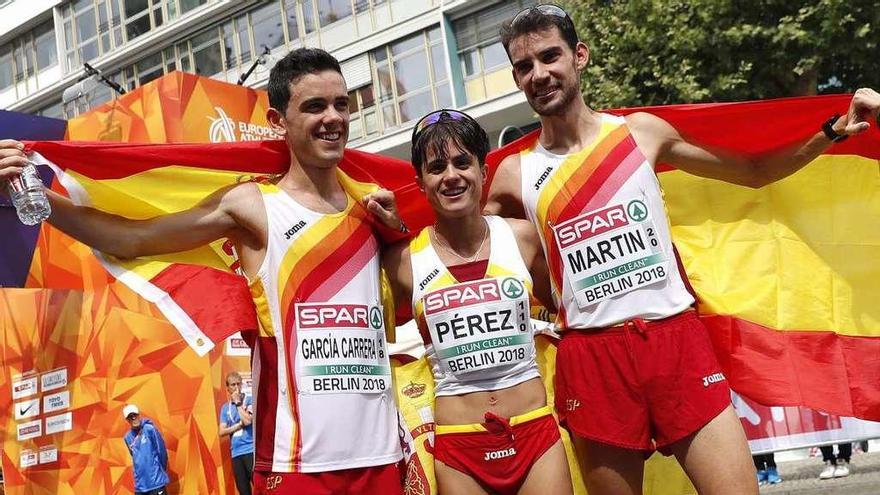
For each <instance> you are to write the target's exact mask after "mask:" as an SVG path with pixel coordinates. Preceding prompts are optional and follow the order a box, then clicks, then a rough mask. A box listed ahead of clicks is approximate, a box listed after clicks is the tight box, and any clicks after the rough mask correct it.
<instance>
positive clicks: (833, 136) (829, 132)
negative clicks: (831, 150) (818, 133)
mask: <svg viewBox="0 0 880 495" xmlns="http://www.w3.org/2000/svg"><path fill="white" fill-rule="evenodd" d="M839 118H840V114H839V113H835V114H834V116H833V117H831V118H830V119H828V120H826V121H825V123H824V124H822V132H824V133H825V136H826V137H827V138H828V139H830V140H831V142H832V143H839V142H841V141H846V138H848V137H849V136H848V135H847V134H838V133H837V132H835V131H834V124H836V123H837V119H839Z"/></svg>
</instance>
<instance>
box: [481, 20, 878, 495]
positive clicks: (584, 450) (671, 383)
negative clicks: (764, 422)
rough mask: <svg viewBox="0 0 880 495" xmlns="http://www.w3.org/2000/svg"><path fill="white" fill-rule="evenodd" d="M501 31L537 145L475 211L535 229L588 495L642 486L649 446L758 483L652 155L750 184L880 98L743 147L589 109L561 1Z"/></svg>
mask: <svg viewBox="0 0 880 495" xmlns="http://www.w3.org/2000/svg"><path fill="white" fill-rule="evenodd" d="M501 40H502V43H503V45H504V47H505V49H506V50H507V53H508V56H509V57H510V60H511V63H512V65H513V77H514V80H515V81H516V84H517V87H519V88H520V89H521V90H522V91H523V93H524V94H525V96H526V98H527V100H528V101H529V104H530V105H531V106H532V108H533V109H534V110H535V112H537V113H538V115H539V116H540V118H541V125H542V130H541V134H540V137H539V139H538V142H537V144H536V145H535V147H534V148H532V149H529V150H526V151H524V152H522V153H520V154H516V155H512V156H509V157H507V158H506V159H505V160H504V161H503V162H502V163H501V165H500V167H499V170H498V172H497V174H496V176H495V179H494V182H493V184H492V186H491V188H490V192H489V198H488V202H487V205H486V208H485V210H484V211H485V213H487V214H495V215H502V216H504V217H515V218H528V219H529V220H531V221H532V222H533V223H534V224H535V225H536V227H537V229H538V232H539V234H540V236H541V241H542V244H543V247H544V251H545V254H546V258H547V262H548V265H549V268H550V274H551V280H552V281H553V290H554V295H555V297H556V300H557V305H558V307H559V319H558V323H559V325H560V327H561V331H562V333H563V338H562V341H561V343H560V346H559V351H558V355H557V374H556V398H555V399H556V400H555V402H556V408H557V411H558V413H559V415H560V418H561V420H562V422H563V423H564V424H565V425H566V426H567V427H568V428H569V429H570V431H571V432H572V433H573V435H574V437H575V447H576V449H577V452H578V457H579V461H580V463H581V469H582V472H583V475H584V478H585V480H586V483H587V488H588V490H589V492H590V494H591V495H597V494H606V493H607V494H615V495H616V494H627V493H631V494H637V493H641V492H642V489H641V487H642V475H643V467H644V458H645V456H646V455H647V454H649V453H650V452H651V451H653V450H654V449H659V450H661V451H662V452H664V453H667V454H669V453H671V454H674V455H675V456H676V458H677V459H678V460H679V462H680V463H681V465H682V467H683V468H684V470H685V472H686V473H687V474H688V476H689V477H690V479H691V481H692V482H693V483H694V485H695V486H696V488H697V491H698V492H699V493H701V494H720V493H731V494H744V493H757V484H756V478H755V471H754V467H753V466H752V463H751V462H750V455H749V450H748V446H747V444H746V439H745V435H744V434H743V431H742V427H741V425H740V422H739V419H738V418H737V417H736V414H735V413H734V411H733V409H732V407H731V406H730V398H729V391H728V388H727V385H726V382H725V381H724V379H723V375H722V374H721V373H720V369H719V366H718V363H717V360H716V358H715V356H714V354H713V351H712V347H711V344H710V342H709V339H708V336H707V334H706V331H705V328H704V327H703V326H702V324H701V323H700V321H699V320H698V319H697V318H696V316H695V315H694V312H693V310H692V305H693V303H694V299H693V297H692V296H691V294H690V293H689V292H688V290H687V288H686V276H685V274H684V273H683V272H682V271H680V270H679V269H678V267H677V264H676V259H675V255H674V253H673V248H672V241H671V238H670V234H669V221H668V218H667V216H666V213H665V208H664V204H663V199H662V194H661V191H660V186H659V182H658V181H657V178H656V175H655V173H654V166H655V165H656V164H657V163H660V162H665V163H672V164H674V165H675V166H676V167H678V168H680V169H681V170H684V171H686V172H690V173H693V174H696V175H700V176H703V177H709V178H714V179H719V180H724V181H727V182H731V183H735V184H741V185H746V186H750V187H761V186H763V185H765V184H769V183H771V182H773V181H775V180H778V179H781V178H783V177H786V176H788V175H790V174H792V173H794V172H796V171H797V170H799V169H800V168H801V167H803V166H804V165H806V164H807V163H809V162H810V161H811V160H812V159H813V158H815V157H816V156H817V155H819V154H820V153H821V152H822V151H823V150H825V149H826V148H827V147H828V146H829V145H830V144H831V142H832V141H833V140H840V139H843V138H845V137H846V136H850V135H856V134H859V133H862V132H864V131H865V130H867V129H868V128H869V126H870V125H872V124H873V122H874V121H875V119H877V113H878V108H880V95H878V94H877V93H876V92H875V91H873V90H870V89H860V90H858V91H857V92H856V94H855V95H854V97H853V99H852V102H851V105H850V109H849V112H848V113H847V114H846V115H844V116H834V117H832V118H830V119H829V121H828V122H827V123H825V125H824V126H823V125H822V123H821V122H817V123H816V128H817V131H818V132H816V134H815V135H813V136H812V137H810V138H809V139H807V140H805V141H803V142H799V143H795V144H793V145H791V146H790V147H788V148H787V149H785V150H783V151H781V152H779V153H774V154H773V155H770V156H762V157H758V158H755V159H749V158H746V157H742V156H735V155H731V154H729V153H725V152H721V151H718V150H710V149H706V148H705V147H702V146H700V145H697V144H694V143H691V142H689V141H687V140H686V139H685V138H683V137H682V136H681V135H680V134H679V133H678V132H677V131H676V130H675V129H674V128H673V127H672V126H671V125H670V124H669V123H667V122H666V121H664V120H662V119H660V118H658V117H655V116H653V115H650V114H647V113H635V114H632V115H630V116H627V117H626V118H621V117H614V116H611V115H608V114H602V113H599V112H595V111H593V110H592V109H590V108H589V107H587V105H586V104H585V103H584V100H583V99H582V98H581V97H580V94H579V89H578V88H579V85H578V79H579V77H580V73H581V71H582V70H583V69H584V68H585V67H586V65H587V61H588V59H589V50H588V48H587V46H586V45H585V44H584V43H582V42H580V41H578V37H577V33H576V32H575V28H574V24H573V23H572V21H571V19H570V18H569V16H568V14H566V12H565V11H563V10H562V9H560V8H559V7H557V6H554V5H539V6H536V7H530V8H528V9H525V10H523V11H521V12H520V13H519V14H517V15H516V16H515V17H514V18H513V19H512V20H511V21H509V22H507V23H506V24H505V25H504V26H503V27H502V31H501ZM869 122H870V124H869ZM711 125H713V126H719V127H721V126H723V123H715V122H713V123H712V124H711Z"/></svg>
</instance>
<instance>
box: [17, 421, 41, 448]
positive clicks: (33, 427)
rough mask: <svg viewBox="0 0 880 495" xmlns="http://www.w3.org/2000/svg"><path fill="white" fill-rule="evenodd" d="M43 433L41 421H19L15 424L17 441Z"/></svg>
mask: <svg viewBox="0 0 880 495" xmlns="http://www.w3.org/2000/svg"><path fill="white" fill-rule="evenodd" d="M42 434H43V421H42V420H39V419H37V420H35V421H28V422H27V423H19V424H17V425H16V435H15V436H16V438H18V441H19V442H23V441H25V440H30V439H31V438H37V437H39V436H41V435H42Z"/></svg>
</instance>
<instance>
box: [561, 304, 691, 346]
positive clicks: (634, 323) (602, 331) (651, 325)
mask: <svg viewBox="0 0 880 495" xmlns="http://www.w3.org/2000/svg"><path fill="white" fill-rule="evenodd" d="M696 318H697V312H696V311H694V310H693V309H688V310H685V311H682V312H681V313H678V314H677V315H672V316H669V317H666V318H662V319H659V320H645V319H643V318H633V319H630V320H626V321H624V322H623V323H620V324H617V325H614V326H612V327H605V328H587V329H580V328H572V329H566V330H562V331H561V332H559V334H560V336H561V338H563V339H565V338H584V337H597V336H601V335H614V334H618V333H625V332H627V331H628V330H636V331H637V332H639V333H643V332H646V331H648V330H651V329H659V328H663V327H665V326H668V325H673V324H678V323H681V322H683V321H687V320H693V319H696Z"/></svg>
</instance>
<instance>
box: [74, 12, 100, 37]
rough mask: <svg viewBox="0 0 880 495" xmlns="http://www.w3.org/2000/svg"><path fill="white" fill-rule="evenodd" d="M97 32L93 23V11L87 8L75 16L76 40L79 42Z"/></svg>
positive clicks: (93, 35)
mask: <svg viewBox="0 0 880 495" xmlns="http://www.w3.org/2000/svg"><path fill="white" fill-rule="evenodd" d="M96 34H97V31H96V25H95V11H94V10H91V9H89V10H87V11H85V12H83V13H81V14H77V16H76V40H77V41H79V42H80V43H82V42H84V41H86V40H90V39H92V38H94V37H95V35H96Z"/></svg>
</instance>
